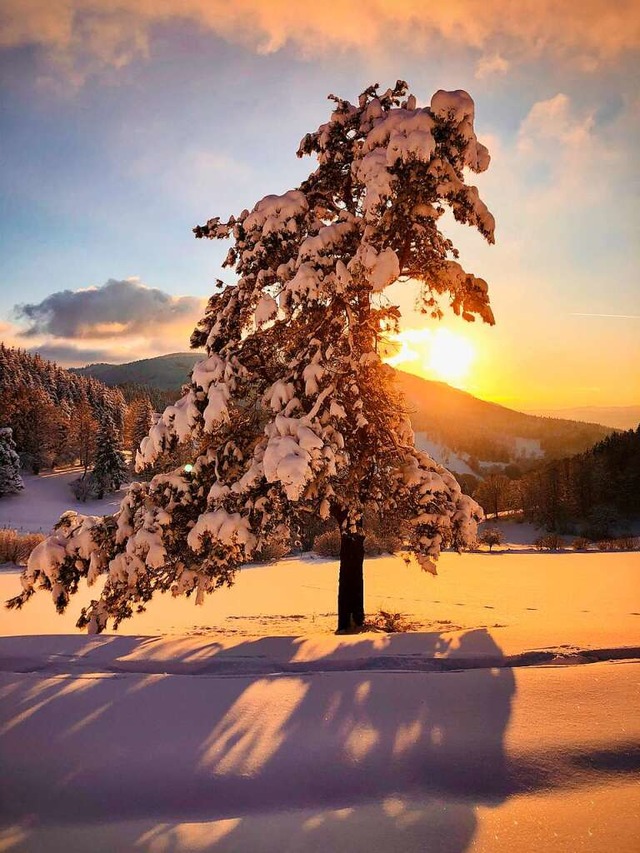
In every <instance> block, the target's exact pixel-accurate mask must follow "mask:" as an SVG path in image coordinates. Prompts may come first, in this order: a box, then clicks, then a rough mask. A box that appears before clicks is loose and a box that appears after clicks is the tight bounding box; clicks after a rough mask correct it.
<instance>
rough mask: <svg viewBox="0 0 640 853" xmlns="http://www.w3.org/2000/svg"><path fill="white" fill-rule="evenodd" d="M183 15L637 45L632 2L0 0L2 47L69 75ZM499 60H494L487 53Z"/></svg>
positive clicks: (485, 38)
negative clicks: (30, 50)
mask: <svg viewBox="0 0 640 853" xmlns="http://www.w3.org/2000/svg"><path fill="white" fill-rule="evenodd" d="M178 22H188V23H191V24H195V25H196V26H198V27H199V28H201V29H203V30H205V31H209V32H211V33H212V34H214V35H216V36H218V37H220V38H223V39H225V40H227V41H230V42H232V43H236V44H242V45H243V46H245V47H247V48H249V49H252V50H255V51H257V52H260V53H271V52H275V51H278V50H280V49H281V48H283V47H285V46H287V45H291V46H293V47H294V49H296V50H297V52H298V53H299V54H302V55H303V56H305V57H308V56H318V55H321V54H326V53H330V52H332V51H335V50H345V51H346V50H361V51H367V52H370V51H372V50H380V51H384V52H391V51H393V52H395V51H397V50H398V49H400V48H404V49H407V48H409V49H413V50H415V51H421V50H424V49H425V48H426V49H428V48H430V47H433V46H434V45H438V44H440V43H442V42H445V43H447V44H448V45H450V46H458V47H460V48H463V49H465V48H471V49H473V50H476V51H479V52H481V53H485V52H488V55H489V58H488V59H485V60H484V66H482V60H481V67H484V68H485V69H486V71H488V70H489V69H490V70H491V71H493V72H495V71H500V70H502V68H501V67H498V65H499V63H497V62H496V60H495V57H499V58H501V59H502V60H503V61H508V60H507V57H508V59H509V61H510V60H512V59H527V58H531V57H536V56H540V55H541V54H545V53H552V54H553V55H554V56H557V57H562V58H566V59H567V60H569V61H572V62H577V63H579V64H580V65H582V67H583V68H585V69H592V68H594V67H596V66H597V65H599V64H600V63H602V62H603V61H607V60H611V59H615V58H616V57H618V56H620V54H622V53H623V52H625V51H628V50H632V49H634V48H637V47H638V45H639V44H640V9H639V8H638V6H637V3H636V2H635V0H617V2H615V3H611V2H610V0H581V3H580V4H575V3H558V2H557V0H521V2H519V3H505V2H504V0H484V1H483V0H459V1H458V2H456V3H440V4H436V3H430V4H426V3H425V2H424V0H361V2H359V3H353V2H352V0H324V2H323V3H314V4H309V3H298V4H295V3H292V2H290V0H234V2H233V3H230V2H228V0H47V2H44V0H3V3H2V4H1V5H0V47H8V48H13V47H21V46H25V45H32V46H33V45H35V46H38V47H40V48H42V49H43V50H44V51H45V52H46V54H47V55H48V57H49V58H50V59H52V60H53V61H54V62H55V63H56V64H58V65H59V66H60V67H61V68H63V69H65V70H66V71H67V73H68V74H69V76H70V77H73V76H74V75H75V77H76V79H77V80H78V81H81V79H82V77H83V75H86V74H87V73H92V72H95V71H100V70H105V69H106V68H120V67H122V66H124V65H126V64H127V63H129V62H131V61H132V60H133V59H135V58H140V57H142V58H144V57H147V56H148V55H149V53H150V43H151V40H152V38H153V29H154V27H157V26H160V25H166V24H171V23H178ZM492 56H493V57H494V59H493V65H492V60H491V57H492Z"/></svg>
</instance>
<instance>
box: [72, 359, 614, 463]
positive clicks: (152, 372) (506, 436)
mask: <svg viewBox="0 0 640 853" xmlns="http://www.w3.org/2000/svg"><path fill="white" fill-rule="evenodd" d="M203 357H204V356H203V354H202V353H170V354H169V355H163V356H159V357H157V358H147V359H143V360H141V361H134V362H130V363H128V364H90V365H87V366H86V367H81V368H76V372H77V373H79V374H81V375H85V376H93V377H95V378H97V379H100V380H101V381H102V382H105V383H106V384H107V385H119V384H123V383H136V384H140V385H147V386H150V387H153V388H158V389H161V390H165V391H167V390H174V391H175V392H176V394H177V392H178V391H179V389H180V386H181V385H182V384H183V383H184V382H186V381H187V378H188V375H189V372H190V370H191V369H192V367H193V365H194V364H195V363H196V362H197V361H199V360H200V359H202V358H203ZM397 375H398V379H399V382H400V385H401V387H402V389H403V391H404V394H405V397H406V399H407V406H408V410H409V414H410V416H411V421H412V423H413V426H414V429H415V430H416V432H417V433H418V434H419V435H418V445H419V446H424V447H425V449H427V450H429V451H430V452H431V453H432V454H434V455H435V458H438V459H440V461H442V462H443V463H445V464H450V463H452V460H453V464H451V467H452V469H453V470H459V471H461V472H463V471H465V470H468V469H467V467H466V461H467V459H468V458H469V457H471V462H472V467H473V464H474V463H473V460H474V458H475V459H476V460H483V461H485V462H505V463H506V462H511V461H514V460H527V459H529V460H535V459H538V458H543V457H547V458H555V457H559V456H568V455H571V454H574V453H580V452H581V451H583V450H586V449H587V448H589V447H591V446H592V445H593V444H595V443H596V442H597V441H600V440H601V439H602V438H604V437H605V436H606V435H608V434H609V433H610V432H611V429H610V428H608V427H604V426H601V425H599V424H587V423H581V422H576V421H568V420H562V419H559V418H541V417H538V416H536V415H525V414H523V413H522V412H516V411H514V410H513V409H508V408H506V407H505V406H499V405H498V404H496V403H488V402H486V401H485V400H479V399H478V398H477V397H474V396H473V395H471V394H467V393H466V392H465V391H459V390H458V389H456V388H451V386H449V385H446V384H445V383H444V382H434V381H432V380H429V379H422V378H421V377H419V376H414V375H413V374H409V373H403V372H402V371H397ZM436 447H438V448H440V451H441V452H438V450H436V451H435V453H434V449H435V448H436ZM451 451H453V453H451ZM456 453H457V454H461V455H462V457H463V461H461V462H459V463H458V464H457V467H456V461H457V460H456V458H455V454H456ZM464 457H466V459H465V458H464Z"/></svg>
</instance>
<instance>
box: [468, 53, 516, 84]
mask: <svg viewBox="0 0 640 853" xmlns="http://www.w3.org/2000/svg"><path fill="white" fill-rule="evenodd" d="M509 66H510V63H509V62H508V61H507V60H506V59H505V58H504V56H500V54H499V53H494V54H492V55H491V56H481V57H480V59H479V60H478V63H477V65H476V75H475V76H476V79H478V80H483V79H484V78H486V77H491V76H492V75H494V74H506V73H507V71H508V70H509Z"/></svg>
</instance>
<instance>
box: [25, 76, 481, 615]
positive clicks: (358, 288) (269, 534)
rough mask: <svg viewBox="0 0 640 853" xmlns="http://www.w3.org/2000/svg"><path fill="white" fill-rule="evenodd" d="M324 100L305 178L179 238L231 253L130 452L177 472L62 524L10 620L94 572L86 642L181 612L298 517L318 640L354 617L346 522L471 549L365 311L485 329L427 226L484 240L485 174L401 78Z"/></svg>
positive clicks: (458, 106) (462, 106)
mask: <svg viewBox="0 0 640 853" xmlns="http://www.w3.org/2000/svg"><path fill="white" fill-rule="evenodd" d="M331 99H332V100H333V101H334V102H335V108H334V109H333V112H332V114H331V117H330V119H329V121H328V122H327V123H326V124H323V125H321V126H320V128H319V129H318V130H317V131H315V132H314V133H310V134H308V135H307V136H305V138H304V139H303V141H302V143H301V145H300V149H299V151H298V154H299V155H300V156H302V155H305V154H312V155H315V157H316V158H317V161H318V165H317V168H316V169H315V170H314V171H313V172H312V173H311V174H310V175H309V177H308V178H307V179H306V180H305V181H303V183H302V184H301V185H300V186H299V187H298V188H297V189H293V190H289V191H288V192H285V193H284V194H283V195H270V196H267V197H266V198H263V199H262V200H261V201H259V202H258V203H257V204H256V205H255V207H254V208H253V209H252V210H251V211H249V210H244V211H242V213H240V214H239V215H238V216H236V217H231V218H230V219H229V220H227V221H221V220H220V219H219V218H215V219H211V220H209V221H208V222H207V224H206V225H204V226H199V227H197V228H196V229H195V233H196V236H197V237H208V238H211V239H232V240H233V243H232V246H231V248H230V250H229V253H228V256H227V259H226V261H225V264H224V265H225V266H226V267H229V268H233V269H234V270H235V273H236V276H237V280H236V282H235V283H234V284H231V285H228V286H225V285H224V284H223V283H222V282H220V281H219V282H218V291H219V292H217V293H215V294H214V295H213V296H212V297H211V299H210V301H209V304H208V307H207V309H206V313H205V316H204V317H203V318H202V320H201V321H200V323H199V324H198V326H197V328H196V330H195V332H194V334H193V336H192V344H193V345H194V346H205V347H206V350H207V358H206V359H205V360H204V361H202V362H200V363H198V364H197V365H196V366H195V367H194V369H193V372H192V375H191V382H190V385H189V386H188V387H187V388H186V389H185V393H184V395H183V396H182V398H181V399H180V400H178V402H177V403H176V404H175V405H173V406H169V407H168V408H167V409H166V410H165V412H164V414H163V415H162V416H161V418H160V419H159V420H158V422H157V423H156V424H154V425H153V427H152V428H151V430H150V432H149V435H148V437H147V438H145V439H144V441H143V442H142V445H141V448H140V451H139V453H138V456H137V464H138V468H139V469H142V468H143V467H145V466H147V465H152V464H153V463H154V462H155V461H156V460H157V459H158V457H160V456H161V455H162V454H164V453H166V452H167V451H169V450H172V449H174V448H175V447H176V446H177V445H182V444H186V445H187V446H194V447H195V450H194V456H193V460H192V464H190V465H188V466H185V467H184V468H181V469H177V470H175V471H173V473H169V474H159V475H156V476H155V477H154V478H153V479H152V480H151V481H150V482H148V483H133V484H132V485H131V486H130V487H129V490H128V493H127V495H126V496H125V498H124V500H123V501H122V504H121V507H120V509H119V511H118V512H117V513H116V514H115V515H114V516H111V517H107V518H105V519H97V518H86V517H83V516H79V515H76V514H74V513H67V514H65V515H64V516H63V517H62V519H61V520H60V522H59V523H58V525H57V527H56V529H55V531H54V533H53V534H52V535H51V536H50V537H49V538H48V539H47V540H45V542H44V543H42V545H40V546H39V547H38V548H36V549H35V550H34V552H33V554H32V555H31V559H30V560H29V565H28V567H27V570H26V572H25V574H24V576H23V581H22V583H23V592H22V593H21V594H20V595H19V596H17V597H16V598H14V599H12V601H11V602H10V603H9V604H10V606H21V605H22V604H23V603H24V602H25V601H26V600H27V599H28V598H29V597H30V595H31V594H32V593H33V592H34V590H35V589H36V587H38V586H41V587H44V588H45V589H49V590H51V592H52V595H53V598H54V601H55V603H56V606H57V608H58V609H59V610H60V611H62V610H63V609H64V608H65V606H66V605H67V602H68V600H69V595H70V594H71V593H73V592H75V591H76V589H77V586H78V582H79V580H80V578H81V577H82V576H86V577H87V578H88V580H89V582H90V583H91V582H93V581H95V580H96V578H97V577H98V576H99V575H101V574H106V579H105V584H104V587H103V591H102V594H101V595H100V598H99V599H98V600H96V601H93V602H92V603H91V605H90V606H89V607H88V608H87V609H85V610H83V611H82V615H81V617H80V620H79V622H78V625H79V626H80V627H83V626H86V625H88V626H89V628H90V630H92V631H101V630H103V629H104V627H105V626H106V625H107V622H108V620H109V619H110V618H111V619H113V621H114V623H115V624H116V625H117V624H118V623H119V622H120V621H121V620H122V619H124V618H126V617H128V616H130V615H131V614H132V613H133V612H134V610H136V609H140V608H141V607H142V608H143V607H144V604H145V603H146V602H147V601H149V600H150V599H151V597H152V596H153V594H154V593H155V592H157V591H164V590H171V592H172V593H173V594H174V595H182V594H184V595H190V594H192V593H195V596H196V601H198V602H200V601H202V600H203V598H204V595H205V594H206V593H208V592H211V591H213V590H215V589H216V588H217V587H220V586H222V585H225V584H230V583H231V582H232V581H233V579H234V575H235V572H236V570H237V569H238V568H239V567H240V566H241V565H242V564H243V563H245V562H247V561H248V560H250V559H251V557H252V555H253V554H255V553H256V552H257V551H258V550H259V549H261V548H263V547H264V546H265V545H268V544H269V543H270V542H273V541H276V540H278V541H290V540H291V539H294V538H295V535H296V531H297V530H298V529H299V528H300V527H302V526H304V524H305V521H306V519H308V518H309V517H312V516H313V517H316V516H317V517H320V518H323V519H328V518H330V517H333V518H334V519H335V520H336V522H337V523H338V524H339V525H340V530H341V537H342V545H341V557H340V580H339V594H338V610H339V613H338V628H339V630H348V629H349V628H350V627H351V626H353V625H356V626H358V625H361V624H362V622H363V620H364V606H363V583H362V577H363V572H362V564H363V540H364V536H365V534H366V531H365V530H364V528H363V517H364V513H365V510H366V511H367V513H368V515H373V516H374V517H375V516H376V515H377V516H379V517H383V518H385V520H386V521H387V522H388V523H393V524H394V526H395V528H396V529H397V531H398V535H399V536H400V538H401V540H402V543H403V548H404V549H405V551H406V552H407V553H408V554H412V555H414V556H415V557H416V558H417V560H418V561H419V562H420V564H421V565H422V566H423V567H424V568H425V569H427V570H431V571H434V566H433V561H434V560H435V559H436V558H437V557H438V555H439V553H440V551H441V549H442V548H446V547H453V548H457V549H460V548H464V547H466V546H468V545H470V544H472V543H473V542H474V541H475V538H476V530H477V521H478V520H479V519H480V518H481V517H482V511H481V509H480V508H479V507H478V505H477V504H476V503H475V502H474V501H472V500H471V498H468V497H466V496H465V495H463V494H462V492H461V490H460V487H459V485H458V483H457V482H456V480H455V478H454V477H453V476H452V475H451V474H450V473H449V472H448V471H446V470H445V469H444V468H442V467H441V466H440V465H438V464H437V463H436V462H434V461H433V460H432V459H431V458H430V457H429V456H428V455H427V454H426V453H423V452H421V451H419V450H417V449H416V447H415V445H414V440H413V433H412V430H411V427H410V423H409V419H408V417H407V414H406V412H405V410H404V408H403V403H402V400H401V398H400V396H399V393H398V391H397V390H396V387H395V384H394V378H393V371H392V370H391V368H389V367H387V366H386V365H385V364H383V362H382V360H381V352H382V350H383V347H384V345H385V339H386V336H388V335H389V333H392V332H394V331H395V330H396V329H397V327H398V321H399V317H400V312H399V309H398V307H397V306H395V305H393V304H392V303H391V302H390V301H389V300H388V298H387V297H385V290H386V288H387V286H388V285H390V284H392V283H393V282H395V281H397V280H400V281H408V280H412V281H415V282H417V283H418V286H419V302H420V306H421V308H422V310H423V311H424V312H425V313H429V314H431V315H432V316H434V317H439V316H440V315H441V314H442V312H443V310H445V308H446V307H447V306H448V307H450V308H451V309H452V310H453V311H454V312H455V313H456V314H458V315H460V316H462V317H463V318H464V319H465V320H473V319H474V318H475V317H476V316H479V317H481V318H482V319H483V320H484V321H486V322H488V323H493V316H492V313H491V309H490V307H489V299H488V294H487V285H486V283H485V282H484V281H483V280H482V279H479V278H476V277H475V276H474V275H472V274H470V273H467V272H465V270H464V269H463V268H462V266H461V265H460V264H459V263H458V261H457V257H458V253H457V250H456V249H455V247H454V245H453V243H452V242H451V241H450V240H449V239H448V238H446V237H445V236H444V235H443V234H442V233H441V231H440V229H439V227H438V225H439V220H440V217H441V216H442V214H443V213H444V212H445V209H446V208H449V209H450V210H451V211H452V213H453V216H454V217H455V219H456V220H458V221H459V222H462V223H467V224H470V225H473V226H475V227H476V228H478V229H479V231H480V233H481V234H482V235H483V236H484V237H485V238H486V239H487V240H488V241H489V242H493V229H494V221H493V217H492V216H491V214H490V213H489V211H488V210H487V208H486V206H485V205H484V203H483V202H482V201H481V199H480V196H479V194H478V190H477V189H476V187H474V186H470V185H468V184H467V183H465V170H467V169H470V170H471V171H474V172H481V171H483V170H485V169H486V168H487V166H488V165H489V155H488V152H487V150H486V148H485V147H484V146H483V145H481V144H480V143H479V142H478V140H477V139H476V135H475V132H474V104H473V101H472V99H471V98H470V96H469V95H468V94H467V93H466V92H462V91H456V92H444V91H438V92H436V93H435V95H434V96H433V98H432V99H431V102H430V105H428V106H418V104H417V101H416V98H415V97H414V96H413V95H410V94H408V92H407V85H406V84H405V83H404V82H402V81H399V82H398V83H397V84H396V86H395V87H394V88H393V89H389V90H387V91H386V92H384V93H380V92H379V91H378V87H377V86H372V87H370V88H369V89H367V90H366V91H365V92H364V93H363V94H362V95H361V96H360V99H359V101H358V103H357V104H351V103H349V102H348V101H346V100H342V99H340V98H336V97H333V96H331ZM399 583H401V581H399Z"/></svg>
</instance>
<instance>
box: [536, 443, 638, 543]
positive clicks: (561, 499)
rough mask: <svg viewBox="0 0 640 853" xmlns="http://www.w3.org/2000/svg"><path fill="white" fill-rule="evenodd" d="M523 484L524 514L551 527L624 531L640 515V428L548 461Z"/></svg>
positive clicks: (588, 532) (607, 532)
mask: <svg viewBox="0 0 640 853" xmlns="http://www.w3.org/2000/svg"><path fill="white" fill-rule="evenodd" d="M520 487H521V496H522V502H523V508H524V510H525V515H526V516H527V517H528V518H529V519H531V520H533V521H536V522H538V523H539V524H542V525H543V526H545V527H546V528H547V529H549V530H557V531H561V532H564V531H570V532H581V533H584V534H585V535H587V536H590V537H592V538H598V537H602V536H608V535H610V534H611V533H623V532H625V530H626V529H627V528H628V527H629V524H630V522H632V521H634V520H636V519H638V518H640V427H638V428H637V429H636V430H629V431H628V432H622V433H615V434H613V435H610V436H608V437H607V438H605V439H604V440H603V441H600V442H598V444H596V445H595V446H594V447H592V448H591V449H590V450H588V451H587V452H586V453H580V454H578V455H576V456H572V457H571V458H568V459H561V460H557V461H554V462H552V463H550V464H548V465H545V466H544V467H543V468H541V469H540V470H538V471H535V472H532V473H531V474H529V475H527V476H526V477H524V478H523V479H522V480H521V482H520Z"/></svg>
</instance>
